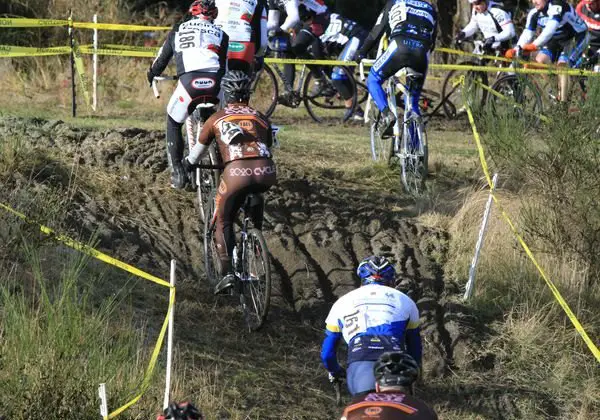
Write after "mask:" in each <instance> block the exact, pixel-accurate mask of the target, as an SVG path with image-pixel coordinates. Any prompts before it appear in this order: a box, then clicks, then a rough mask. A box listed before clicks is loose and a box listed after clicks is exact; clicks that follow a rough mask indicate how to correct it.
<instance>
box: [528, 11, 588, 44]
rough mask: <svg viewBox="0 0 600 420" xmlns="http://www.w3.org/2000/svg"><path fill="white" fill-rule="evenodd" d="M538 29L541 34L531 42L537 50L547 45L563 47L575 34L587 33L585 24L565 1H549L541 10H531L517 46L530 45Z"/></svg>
mask: <svg viewBox="0 0 600 420" xmlns="http://www.w3.org/2000/svg"><path fill="white" fill-rule="evenodd" d="M538 28H541V29H542V32H541V33H540V35H539V36H538V37H537V38H536V39H535V40H534V41H533V44H534V45H535V46H536V47H538V48H541V47H543V46H544V45H546V44H548V43H555V44H560V45H561V46H564V45H565V44H566V43H567V42H569V41H570V40H571V39H573V38H574V37H575V36H576V35H577V34H581V33H583V32H585V31H587V26H586V24H585V22H584V21H583V20H582V19H581V18H580V17H579V16H577V14H576V13H575V10H574V9H573V6H571V5H570V4H569V3H567V2H566V1H565V0H549V1H548V2H547V3H546V6H544V8H543V9H542V10H537V9H536V8H533V9H531V10H530V11H529V14H528V15H527V22H526V23H525V29H524V30H523V33H522V34H521V37H520V38H519V42H518V43H517V44H518V46H519V47H522V46H524V45H525V44H528V43H530V42H531V40H532V39H533V38H534V36H535V31H536V30H537V29H538Z"/></svg>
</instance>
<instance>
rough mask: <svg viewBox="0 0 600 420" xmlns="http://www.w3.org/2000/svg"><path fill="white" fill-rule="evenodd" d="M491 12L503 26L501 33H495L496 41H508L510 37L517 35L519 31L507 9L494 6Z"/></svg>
mask: <svg viewBox="0 0 600 420" xmlns="http://www.w3.org/2000/svg"><path fill="white" fill-rule="evenodd" d="M490 13H491V14H492V15H493V16H494V18H495V19H496V22H498V24H499V25H500V27H501V28H502V31H501V32H500V33H498V34H497V35H494V39H495V40H496V41H498V42H503V41H508V40H509V39H512V38H514V37H515V36H516V35H517V32H516V30H515V24H514V23H513V21H512V18H511V17H510V14H509V13H508V12H507V11H505V10H502V9H500V8H492V9H491V10H490Z"/></svg>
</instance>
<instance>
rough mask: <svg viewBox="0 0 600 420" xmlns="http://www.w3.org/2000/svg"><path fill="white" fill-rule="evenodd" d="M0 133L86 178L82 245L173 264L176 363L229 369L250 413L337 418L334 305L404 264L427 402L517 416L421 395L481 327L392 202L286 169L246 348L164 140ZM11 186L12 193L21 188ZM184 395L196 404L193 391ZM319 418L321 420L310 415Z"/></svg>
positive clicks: (18, 130)
mask: <svg viewBox="0 0 600 420" xmlns="http://www.w3.org/2000/svg"><path fill="white" fill-rule="evenodd" d="M0 132H1V133H2V135H3V137H4V136H7V137H10V136H15V135H17V136H23V134H25V136H24V137H23V138H25V139H26V141H28V142H31V143H32V144H34V145H35V146H36V147H40V148H43V149H44V150H49V151H52V154H55V155H56V153H54V152H58V155H60V156H61V160H62V161H63V162H66V163H65V164H64V165H65V166H64V171H65V172H66V173H73V172H75V173H78V171H79V172H80V182H79V183H77V188H76V191H75V192H74V194H73V195H72V199H71V200H70V202H69V208H70V211H69V219H70V221H71V223H70V225H71V226H72V227H73V229H72V231H73V232H75V233H79V234H80V235H81V233H82V232H83V233H84V234H83V235H81V236H83V237H85V235H86V234H90V235H91V234H92V233H96V234H97V235H98V238H99V241H100V243H99V249H101V250H102V251H105V252H107V253H108V254H110V255H112V256H114V257H116V258H119V259H121V260H123V261H125V262H127V263H130V264H132V265H134V266H136V267H139V268H141V269H143V270H146V271H148V272H150V273H153V274H157V275H159V276H163V277H164V276H167V273H168V272H169V261H170V260H171V259H172V258H175V259H176V260H177V261H178V278H179V279H180V280H179V287H178V305H177V312H176V319H177V320H178V321H177V324H176V325H177V341H178V343H179V346H180V348H181V356H180V357H181V360H189V359H192V358H193V360H194V363H195V368H203V367H204V368H206V367H211V368H212V367H215V366H217V367H223V366H224V365H225V366H226V367H227V368H226V369H225V368H224V370H226V371H227V372H229V374H230V375H235V378H236V379H235V381H236V383H239V384H247V386H245V385H244V386H245V391H244V392H243V393H242V395H236V401H237V404H238V407H241V408H240V409H244V408H252V410H254V411H253V412H254V414H258V415H259V416H260V417H261V418H332V417H334V416H335V413H337V412H338V411H337V410H338V409H337V408H335V406H334V405H333V402H332V395H331V394H330V389H329V387H328V384H327V382H326V379H325V372H324V371H323V370H322V369H321V368H320V367H319V360H318V352H319V345H320V340H321V338H322V331H323V323H324V319H325V316H326V314H327V311H328V310H329V308H330V306H331V304H332V303H333V302H334V301H335V300H336V299H337V298H338V297H339V296H341V295H342V294H344V293H346V292H347V291H349V290H351V289H353V288H355V287H356V286H357V285H358V282H357V278H356V276H354V275H353V272H354V270H355V268H356V266H357V264H358V262H359V261H360V260H361V259H362V258H363V257H365V256H367V255H371V254H383V255H387V256H390V257H391V258H393V260H394V261H395V262H396V267H397V270H398V272H399V277H398V287H399V288H400V289H401V290H403V291H405V292H406V293H408V294H409V295H410V296H412V297H413V299H415V301H416V302H417V304H418V306H419V309H420V311H421V315H422V319H423V321H424V322H423V328H422V329H423V334H424V342H425V343H424V344H425V352H426V354H425V369H424V370H425V378H426V381H425V385H422V386H421V393H422V395H423V396H424V397H428V398H429V399H430V400H431V401H432V402H434V403H435V404H436V405H437V406H438V407H440V406H443V407H447V408H453V407H454V408H461V407H462V406H463V400H464V398H471V399H473V400H481V402H475V403H469V404H467V403H466V400H465V401H464V404H465V405H464V407H465V408H467V410H468V411H470V410H473V413H478V414H480V415H484V416H486V417H487V418H506V417H505V415H506V414H507V413H510V412H511V411H512V410H513V408H512V407H511V404H510V403H506V404H505V403H503V402H502V400H501V399H502V398H504V397H502V396H501V395H498V396H489V395H488V396H487V397H486V396H483V395H482V394H480V393H481V391H478V390H472V391H468V390H463V391H459V392H456V391H455V392H454V397H453V401H449V400H445V399H444V398H442V397H441V396H440V387H439V386H437V385H435V386H433V385H432V386H428V385H426V383H427V380H433V381H434V383H435V378H440V377H441V376H445V375H448V374H450V372H452V371H453V369H454V367H455V365H456V362H457V359H458V358H460V356H461V354H462V353H464V351H465V346H466V342H465V340H466V338H467V336H468V335H469V334H470V332H471V331H472V330H473V325H471V324H472V322H473V321H472V318H471V317H470V316H469V314H468V313H467V312H468V311H467V310H466V309H465V308H464V307H462V306H461V305H460V304H458V303H456V302H457V297H458V294H459V288H458V286H457V285H456V284H453V283H452V282H449V281H445V279H444V272H443V267H442V266H440V262H441V261H443V256H444V255H445V253H446V251H447V246H448V235H447V233H446V232H444V231H441V230H438V229H434V228H428V227H424V226H423V225H421V224H420V223H418V221H417V219H416V218H414V217H410V215H407V213H406V212H402V211H394V210H393V208H392V206H391V205H390V203H392V202H395V201H394V200H395V198H394V197H393V196H392V193H390V194H389V195H386V194H381V193H377V194H374V193H371V192H369V191H365V190H361V188H359V187H356V186H352V185H345V184H344V185H342V186H340V184H339V183H336V179H335V174H333V173H332V176H330V177H323V176H321V177H311V176H310V175H307V174H306V173H304V172H303V171H302V169H300V168H292V169H290V168H285V167H280V168H279V183H278V185H277V186H276V187H275V188H273V189H272V191H271V192H270V193H269V194H268V198H267V201H268V204H267V208H266V216H265V217H266V225H265V229H264V230H265V236H266V238H267V241H268V245H269V249H270V251H271V254H272V267H273V268H274V273H275V278H274V288H275V290H274V295H275V299H274V300H273V302H272V308H271V312H270V315H269V319H268V324H267V325H266V327H265V328H264V329H263V330H262V331H261V332H258V333H254V334H250V335H248V334H245V333H244V332H243V331H242V328H241V327H242V320H241V316H240V314H239V313H237V312H236V309H235V306H232V304H231V303H230V302H227V298H221V299H219V300H216V299H215V298H214V297H213V296H211V294H210V291H209V290H208V287H207V285H206V281H205V278H204V272H203V264H202V261H203V254H202V243H201V229H202V224H201V223H200V221H199V218H198V211H197V203H196V198H195V194H194V193H193V192H189V191H186V192H179V191H173V190H171V189H170V188H169V187H168V186H167V183H168V171H167V167H166V158H165V151H164V144H163V143H164V134H163V132H161V131H145V130H141V129H136V128H128V129H111V130H94V129H82V128H75V127H72V126H69V125H67V124H65V123H62V122H61V121H44V120H23V119H16V118H10V117H4V118H3V119H2V120H0ZM69 162H70V163H69ZM74 168H75V169H74ZM77 168H79V169H77ZM37 174H38V175H36V174H34V175H29V177H30V178H31V179H33V182H37V183H40V182H44V181H45V180H44V179H43V178H44V176H42V175H40V174H42V171H39V172H37ZM15 179H17V181H18V177H17V178H15V177H12V178H11V181H10V182H9V183H8V184H7V185H6V186H5V188H8V189H9V190H10V189H11V188H15V186H16V185H17V184H18V182H17V181H15ZM9 184H10V185H9ZM5 191H6V190H5ZM440 256H441V257H440ZM138 299H139V300H136V302H139V303H140V305H141V307H140V308H139V309H140V310H141V311H142V313H143V314H144V316H146V315H149V316H154V315H156V317H157V318H158V317H162V316H164V311H163V308H162V305H163V304H164V303H165V299H164V298H157V297H156V295H153V296H152V298H150V297H148V296H144V295H143V293H142V294H141V295H140V296H138ZM151 302H152V304H150V303H151ZM281 358H283V360H285V362H282V359H281ZM273 365H282V366H285V365H287V367H285V368H282V370H283V371H287V372H289V371H290V370H293V371H294V374H293V375H291V376H293V378H290V379H288V381H287V382H286V381H282V380H281V377H280V376H279V375H277V373H276V371H277V370H275V371H273V368H272V367H273ZM187 369H188V370H189V368H187ZM249 371H253V372H255V373H256V375H255V376H253V375H249V374H248V372H249ZM224 378H225V380H227V375H225V376H224ZM257 382H259V383H260V385H257ZM282 382H283V383H284V385H283V386H282ZM298 389H304V390H311V391H308V392H309V394H310V395H308V396H307V397H305V398H303V399H301V400H300V401H298V399H297V397H296V396H295V395H294V393H295V392H298V391H297V390H298ZM182 392H183V394H184V396H187V397H190V396H191V397H192V398H193V395H194V394H193V393H194V392H195V391H194V390H184V391H182ZM442 392H449V389H446V390H443V391H442ZM290 404H293V405H296V409H295V411H293V412H294V413H295V414H293V415H290V410H289V409H288V408H286V406H289V405H290ZM468 406H471V409H469V408H468ZM265 407H267V408H265ZM315 407H317V408H318V410H320V412H321V414H319V415H316V414H315V413H314V410H315ZM311 413H312V414H311ZM222 417H223V418H226V415H225V414H222Z"/></svg>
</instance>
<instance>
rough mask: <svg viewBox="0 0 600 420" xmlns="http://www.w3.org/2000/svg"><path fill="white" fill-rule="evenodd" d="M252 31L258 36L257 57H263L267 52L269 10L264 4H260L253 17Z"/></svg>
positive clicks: (256, 43)
mask: <svg viewBox="0 0 600 420" xmlns="http://www.w3.org/2000/svg"><path fill="white" fill-rule="evenodd" d="M251 26H252V31H253V32H254V33H255V34H256V35H255V37H256V38H255V40H254V45H255V48H256V56H258V57H262V56H264V55H265V52H266V51H267V8H266V7H265V5H264V3H263V2H260V1H259V2H258V5H257V10H255V12H254V16H252V23H251Z"/></svg>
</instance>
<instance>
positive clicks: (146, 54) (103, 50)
mask: <svg viewBox="0 0 600 420" xmlns="http://www.w3.org/2000/svg"><path fill="white" fill-rule="evenodd" d="M81 53H82V54H98V55H113V56H121V57H151V58H152V57H154V56H156V53H155V52H152V51H136V50H129V51H126V50H111V49H108V48H98V49H96V50H94V48H93V47H81Z"/></svg>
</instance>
